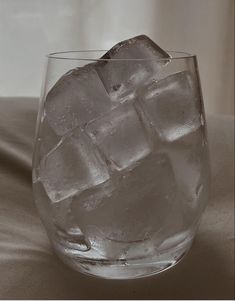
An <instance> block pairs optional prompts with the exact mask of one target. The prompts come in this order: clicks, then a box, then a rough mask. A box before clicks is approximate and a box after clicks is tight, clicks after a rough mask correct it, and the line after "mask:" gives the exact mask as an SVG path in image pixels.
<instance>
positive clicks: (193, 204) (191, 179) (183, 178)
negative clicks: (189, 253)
mask: <svg viewBox="0 0 235 301" xmlns="http://www.w3.org/2000/svg"><path fill="white" fill-rule="evenodd" d="M165 151H166V153H168V155H169V158H170V160H171V164H172V168H173V171H174V174H175V179H176V182H177V186H178V189H179V191H180V193H181V196H182V197H181V198H182V203H183V204H184V208H186V211H187V212H185V214H186V215H187V216H188V217H189V219H190V216H191V215H190V212H191V213H193V217H194V218H195V217H196V212H198V214H200V213H201V211H202V210H203V209H204V208H205V203H206V199H207V193H208V191H207V187H205V186H204V185H203V183H207V178H206V177H208V171H209V168H208V157H207V150H206V148H205V137H204V131H203V128H202V127H200V128H199V129H198V130H196V131H195V132H192V133H190V134H188V135H186V136H184V137H182V138H181V139H178V140H177V141H175V142H173V143H170V144H169V145H167V146H166V150H165ZM188 222H189V223H191V222H192V220H189V221H188Z"/></svg>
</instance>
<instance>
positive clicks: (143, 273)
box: [56, 240, 192, 279]
mask: <svg viewBox="0 0 235 301" xmlns="http://www.w3.org/2000/svg"><path fill="white" fill-rule="evenodd" d="M191 244H192V240H190V241H187V242H184V244H183V245H180V246H177V247H175V248H172V249H170V250H168V251H167V252H164V253H159V254H157V255H155V256H152V257H151V258H149V257H146V258H142V259H133V260H128V261H127V260H124V259H123V260H118V261H110V260H100V259H99V260H95V259H86V258H81V257H77V256H75V255H74V254H73V255H72V254H68V253H67V254H65V253H62V252H61V251H60V250H58V248H56V254H57V255H58V257H59V258H60V259H61V260H62V261H63V262H64V263H65V264H66V265H68V266H70V267H71V268H72V269H74V270H76V271H78V272H81V273H83V274H88V275H90V276H96V277H101V278H106V279H134V278H142V277H148V276H152V275H155V274H158V273H161V272H163V271H165V270H167V269H170V268H171V267H173V266H174V265H176V264H177V263H178V262H179V261H181V259H182V258H183V257H184V255H185V254H186V253H187V252H188V250H189V249H190V247H191Z"/></svg>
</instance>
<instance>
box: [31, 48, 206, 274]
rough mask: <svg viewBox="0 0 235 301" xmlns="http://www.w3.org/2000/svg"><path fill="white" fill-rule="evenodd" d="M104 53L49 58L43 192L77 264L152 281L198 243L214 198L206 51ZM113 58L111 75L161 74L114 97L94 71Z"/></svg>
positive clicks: (67, 254) (36, 168) (65, 254)
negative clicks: (149, 69)
mask: <svg viewBox="0 0 235 301" xmlns="http://www.w3.org/2000/svg"><path fill="white" fill-rule="evenodd" d="M103 53H104V52H102V51H84V52H81V51H80V52H66V53H54V54H51V55H49V56H48V58H47V69H46V73H45V78H44V84H43V89H42V96H41V101H40V108H39V113H38V121H37V129H36V139H35V149H34V157H33V191H34V197H35V202H36V205H37V208H38V211H39V214H40V217H41V219H42V221H43V223H44V225H45V228H46V230H47V233H48V236H49V239H50V241H51V243H52V245H53V247H54V250H55V252H56V254H57V255H58V256H59V257H60V258H61V259H62V261H64V262H65V263H66V264H68V265H69V266H70V267H72V268H73V269H75V270H78V271H81V272H84V273H87V274H91V275H96V276H100V277H104V278H116V279H126V278H137V277H144V276H149V275H152V274H156V273H159V272H161V271H164V270H166V269H167V268H169V267H172V266H173V265H175V264H176V263H177V262H178V261H179V260H180V259H181V258H182V257H183V256H184V254H185V253H186V252H187V251H188V250H189V248H190V246H191V244H192V241H193V238H194V236H195V233H196V230H197V227H198V224H199V220H200V217H201V214H202V212H203V210H204V208H205V205H206V202H207V199H208V193H209V178H210V176H209V175H210V173H209V159H208V147H207V137H206V125H205V114H204V108H203V100H202V93H201V88H200V81H199V74H198V67H197V59H196V56H194V55H189V54H186V53H176V52H172V53H170V54H171V56H172V57H171V58H170V59H169V58H168V59H159V60H137V59H136V60H135V59H133V60H122V59H120V60H106V59H100V60H97V59H96V58H98V57H101V56H102V54H103ZM107 63H108V64H112V70H113V72H112V73H111V74H109V76H110V77H112V78H115V76H116V74H115V72H119V73H120V70H125V68H127V66H129V67H130V69H131V68H132V69H131V70H135V68H136V67H137V66H138V68H139V67H141V66H144V65H145V66H150V65H151V66H153V65H156V66H158V67H159V68H156V74H154V76H153V78H151V80H148V79H146V80H143V78H144V75H143V74H142V75H140V74H135V73H133V74H132V75H131V76H130V79H129V80H128V82H127V83H124V84H123V83H120V84H118V85H115V86H113V87H111V88H112V89H111V90H109V93H108V92H107V89H106V88H107V87H105V85H104V83H103V80H102V78H100V77H99V76H97V74H98V73H97V72H96V71H94V70H95V69H96V68H102V67H103V66H105V64H107ZM129 67H128V68H129ZM124 77H125V76H124ZM140 77H141V78H140ZM110 91H111V92H112V93H111V92H110Z"/></svg>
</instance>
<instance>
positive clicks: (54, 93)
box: [45, 64, 112, 136]
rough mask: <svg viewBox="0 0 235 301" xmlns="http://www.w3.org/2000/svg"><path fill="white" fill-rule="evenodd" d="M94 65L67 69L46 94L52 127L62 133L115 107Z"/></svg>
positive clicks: (46, 105)
mask: <svg viewBox="0 0 235 301" xmlns="http://www.w3.org/2000/svg"><path fill="white" fill-rule="evenodd" d="M93 65H94V64H90V65H87V66H85V67H83V68H77V69H74V70H72V71H70V72H68V73H67V74H65V75H64V76H62V77H61V78H60V79H59V81H58V82H57V83H56V84H55V86H54V87H53V88H52V89H51V90H50V91H49V93H48V95H47V98H46V100H45V112H46V115H47V118H48V121H49V123H50V125H51V127H52V128H53V129H54V131H55V132H56V133H57V134H58V135H60V136H63V135H64V134H66V133H67V132H68V131H69V130H71V129H73V128H75V127H76V126H78V125H84V124H85V123H86V122H88V121H90V120H92V119H94V118H96V117H98V116H99V115H101V114H103V113H104V112H106V111H108V110H110V109H111V108H112V103H111V101H110V99H109V96H108V94H107V92H106V90H105V88H104V86H103V84H102V82H101V80H100V78H99V76H98V74H97V72H96V71H95V69H94V66H93Z"/></svg>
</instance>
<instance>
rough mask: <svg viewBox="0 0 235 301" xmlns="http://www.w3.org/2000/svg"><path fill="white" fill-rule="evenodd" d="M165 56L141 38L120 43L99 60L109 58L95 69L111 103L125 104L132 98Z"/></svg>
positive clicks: (149, 79)
mask: <svg viewBox="0 0 235 301" xmlns="http://www.w3.org/2000/svg"><path fill="white" fill-rule="evenodd" d="M169 57H170V56H169V54H168V53H166V52H165V51H164V50H163V49H161V48H160V47H159V46H158V45H156V44H155V43H154V42H153V41H152V40H151V39H149V38H148V37H147V36H145V35H140V36H137V37H134V38H132V39H129V40H125V41H122V42H120V43H118V44H117V45H115V46H114V47H113V48H111V50H109V51H108V52H107V53H106V54H105V55H104V56H103V57H102V58H103V59H112V60H108V61H105V62H101V63H99V64H97V67H96V70H97V72H98V74H99V76H100V78H101V79H102V82H103V83H104V86H105V88H106V90H107V92H108V94H109V95H110V96H111V99H112V100H113V101H121V102H122V101H125V100H127V99H132V98H133V97H134V96H135V92H136V90H137V88H139V87H140V86H141V85H145V84H146V83H147V82H149V81H151V80H152V79H153V78H157V76H158V72H159V70H160V68H161V67H162V65H163V64H164V63H166V62H165V61H162V62H161V61H157V60H159V59H164V58H169Z"/></svg>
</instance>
